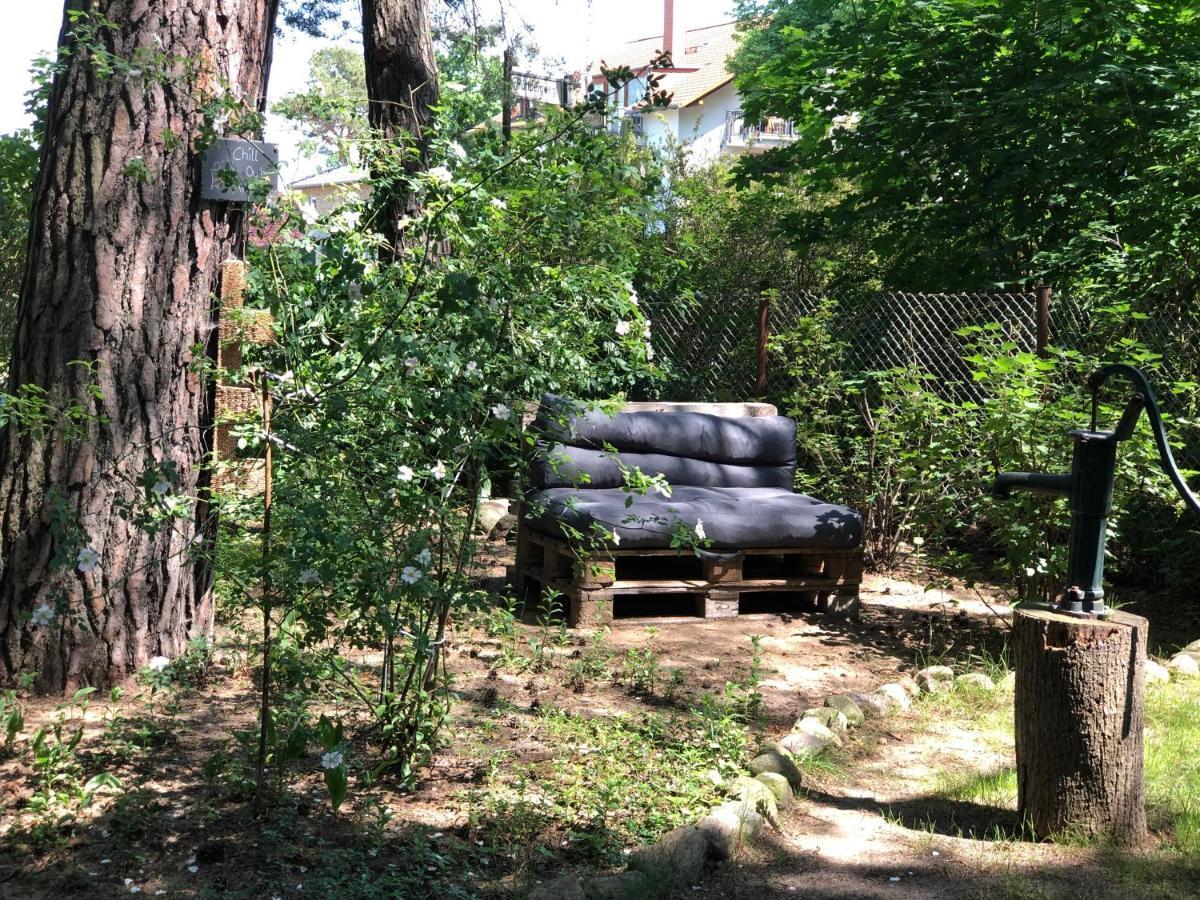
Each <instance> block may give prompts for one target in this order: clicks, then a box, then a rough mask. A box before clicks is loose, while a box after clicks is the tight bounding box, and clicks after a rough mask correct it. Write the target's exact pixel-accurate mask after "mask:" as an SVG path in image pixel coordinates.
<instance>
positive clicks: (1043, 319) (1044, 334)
mask: <svg viewBox="0 0 1200 900" xmlns="http://www.w3.org/2000/svg"><path fill="white" fill-rule="evenodd" d="M1034 290H1035V291H1036V292H1037V352H1038V356H1045V355H1046V354H1047V351H1048V349H1049V347H1050V294H1051V293H1052V291H1051V289H1050V286H1049V285H1046V284H1042V285H1038V286H1037V287H1036V288H1034Z"/></svg>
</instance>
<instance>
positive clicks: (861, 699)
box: [850, 694, 892, 719]
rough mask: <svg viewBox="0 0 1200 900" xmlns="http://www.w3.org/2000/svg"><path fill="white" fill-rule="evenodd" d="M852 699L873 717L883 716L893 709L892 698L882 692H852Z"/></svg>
mask: <svg viewBox="0 0 1200 900" xmlns="http://www.w3.org/2000/svg"><path fill="white" fill-rule="evenodd" d="M850 699H852V700H853V701H854V702H855V703H857V704H858V708H859V709H861V710H862V711H863V712H864V713H865V714H866V715H868V716H870V717H871V718H872V719H879V718H882V717H883V716H886V715H887V714H888V713H890V712H891V711H892V701H891V699H890V698H888V697H884V696H882V695H880V694H851V695H850Z"/></svg>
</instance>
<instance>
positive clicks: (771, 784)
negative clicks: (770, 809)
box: [754, 772, 796, 809]
mask: <svg viewBox="0 0 1200 900" xmlns="http://www.w3.org/2000/svg"><path fill="white" fill-rule="evenodd" d="M754 779H755V780H756V781H760V782H762V783H763V784H765V785H766V786H767V790H769V791H770V792H771V793H772V794H774V795H775V802H776V804H778V806H779V808H780V809H787V808H788V807H789V806H791V805H792V804H793V803H795V802H796V795H795V794H793V793H792V786H791V785H790V784H788V780H787V779H786V778H784V777H783V776H782V775H780V774H779V773H778V772H762V773H760V774H758V775H755V776H754Z"/></svg>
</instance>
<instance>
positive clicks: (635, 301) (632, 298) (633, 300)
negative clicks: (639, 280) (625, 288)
mask: <svg viewBox="0 0 1200 900" xmlns="http://www.w3.org/2000/svg"><path fill="white" fill-rule="evenodd" d="M629 302H630V303H632V304H633V305H634V306H637V305H638V293H637V291H635V290H634V289H633V285H632V284H631V285H629Z"/></svg>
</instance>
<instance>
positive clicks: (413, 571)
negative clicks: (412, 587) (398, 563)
mask: <svg viewBox="0 0 1200 900" xmlns="http://www.w3.org/2000/svg"><path fill="white" fill-rule="evenodd" d="M422 574H424V573H423V572H422V571H421V570H420V569H418V568H417V567H416V566H405V567H404V568H403V569H401V570H400V580H401V581H403V582H404V583H405V584H416V583H417V582H418V581H420V580H421V575H422Z"/></svg>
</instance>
